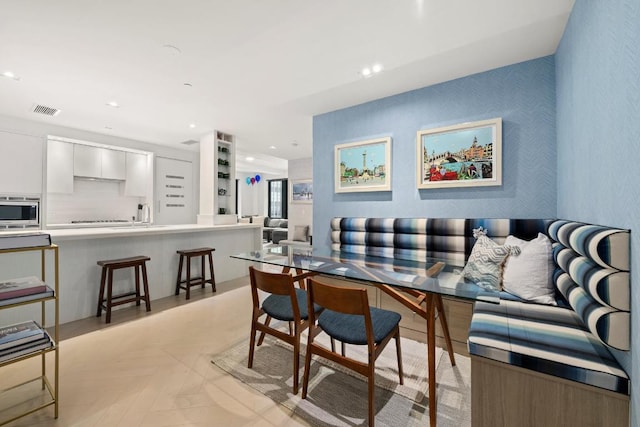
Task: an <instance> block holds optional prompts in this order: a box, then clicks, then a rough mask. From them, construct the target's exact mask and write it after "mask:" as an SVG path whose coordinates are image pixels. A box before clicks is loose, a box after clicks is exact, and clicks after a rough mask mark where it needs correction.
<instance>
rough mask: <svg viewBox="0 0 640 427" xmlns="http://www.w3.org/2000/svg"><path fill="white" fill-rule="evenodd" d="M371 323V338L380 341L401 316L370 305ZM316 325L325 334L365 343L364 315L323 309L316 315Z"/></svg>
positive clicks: (349, 341)
mask: <svg viewBox="0 0 640 427" xmlns="http://www.w3.org/2000/svg"><path fill="white" fill-rule="evenodd" d="M370 311H371V323H372V324H373V340H374V341H375V343H376V344H378V343H380V342H381V341H382V340H383V339H384V338H385V337H386V336H387V335H389V333H390V332H391V331H393V329H394V328H395V327H396V326H397V325H398V323H399V322H400V318H401V316H400V315H399V314H398V313H396V312H394V311H389V310H383V309H380V308H375V307H370ZM318 325H320V327H321V328H322V330H324V331H325V332H326V333H327V335H329V336H330V337H332V338H335V339H337V340H338V341H342V342H344V343H347V344H356V345H365V344H367V333H366V330H365V327H364V316H359V315H355V314H343V313H337V312H335V311H332V310H324V311H323V312H322V313H321V314H320V316H319V317H318Z"/></svg>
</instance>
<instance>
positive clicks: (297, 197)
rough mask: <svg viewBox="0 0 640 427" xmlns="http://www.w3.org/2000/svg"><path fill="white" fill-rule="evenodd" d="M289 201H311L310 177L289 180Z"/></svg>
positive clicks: (311, 186) (311, 183) (311, 185)
mask: <svg viewBox="0 0 640 427" xmlns="http://www.w3.org/2000/svg"><path fill="white" fill-rule="evenodd" d="M290 194H291V203H311V202H313V182H312V181H311V180H310V179H304V180H296V181H291V192H290Z"/></svg>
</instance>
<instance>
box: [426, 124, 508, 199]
mask: <svg viewBox="0 0 640 427" xmlns="http://www.w3.org/2000/svg"><path fill="white" fill-rule="evenodd" d="M416 148H417V150H416V166H417V168H416V180H417V183H416V184H417V187H418V189H429V188H455V187H482V186H492V185H502V118H500V117H498V118H495V119H489V120H481V121H477V122H469V123H462V124H458V125H453V126H446V127H441V128H436V129H428V130H420V131H418V134H417V138H416Z"/></svg>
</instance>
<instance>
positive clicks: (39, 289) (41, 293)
mask: <svg viewBox="0 0 640 427" xmlns="http://www.w3.org/2000/svg"><path fill="white" fill-rule="evenodd" d="M52 296H53V289H51V288H50V287H48V286H47V285H46V283H44V282H43V281H42V280H40V279H38V278H37V277H35V276H29V277H22V278H19V279H11V280H5V281H1V282H0V306H3V305H7V304H18V303H21V302H24V301H30V300H34V299H40V298H48V297H52Z"/></svg>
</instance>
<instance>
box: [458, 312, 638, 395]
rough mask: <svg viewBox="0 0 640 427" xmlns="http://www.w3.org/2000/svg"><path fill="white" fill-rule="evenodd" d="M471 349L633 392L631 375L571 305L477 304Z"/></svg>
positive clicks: (591, 382) (541, 369) (531, 367)
mask: <svg viewBox="0 0 640 427" xmlns="http://www.w3.org/2000/svg"><path fill="white" fill-rule="evenodd" d="M469 353H471V354H472V355H476V356H482V357H487V358H489V359H493V360H497V361H501V362H504V363H509V364H511V365H516V366H520V367H523V368H526V369H532V370H534V371H537V372H543V373H546V374H549V375H553V376H556V377H562V378H566V379H568V380H572V381H578V382H581V383H584V384H588V385H592V386H596V387H600V388H604V389H607V390H611V391H615V392H619V393H625V394H626V393H628V391H629V378H628V376H627V375H626V373H625V372H624V371H622V370H621V369H620V367H619V364H618V363H617V362H616V360H615V358H614V357H613V355H612V354H611V352H610V351H609V350H608V349H607V346H606V345H605V344H603V343H602V341H600V340H598V339H597V338H596V337H594V336H593V335H592V334H591V333H590V332H589V330H588V329H587V328H586V327H585V326H583V324H582V322H581V321H580V317H579V316H578V315H577V314H576V313H575V312H574V311H573V310H570V309H562V308H558V307H553V306H548V305H541V304H525V303H520V302H515V301H501V302H500V304H489V303H483V302H477V303H476V307H475V310H474V315H473V321H472V322H471V328H470V330H469Z"/></svg>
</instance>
